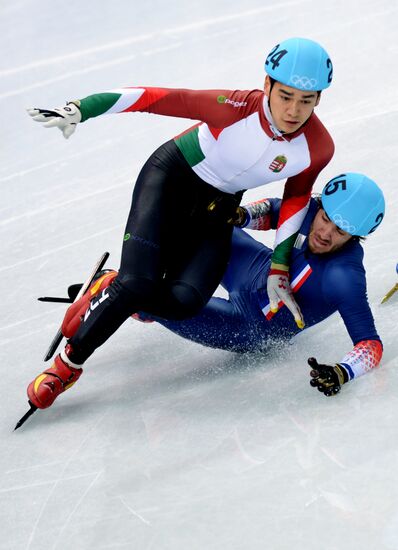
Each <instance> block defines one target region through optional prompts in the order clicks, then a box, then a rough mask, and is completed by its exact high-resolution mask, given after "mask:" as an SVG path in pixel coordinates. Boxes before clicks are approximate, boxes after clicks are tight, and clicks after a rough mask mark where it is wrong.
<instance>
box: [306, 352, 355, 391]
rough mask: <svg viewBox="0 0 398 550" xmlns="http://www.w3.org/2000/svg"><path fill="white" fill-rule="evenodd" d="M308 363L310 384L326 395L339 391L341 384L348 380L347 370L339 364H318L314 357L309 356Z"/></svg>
mask: <svg viewBox="0 0 398 550" xmlns="http://www.w3.org/2000/svg"><path fill="white" fill-rule="evenodd" d="M308 364H309V366H310V367H311V369H312V370H311V372H310V376H311V380H310V384H311V386H312V387H313V388H318V390H319V391H320V392H322V393H323V394H324V395H326V396H328V397H330V396H331V395H336V394H337V393H339V391H340V389H341V386H342V385H343V384H345V383H346V382H348V381H349V376H348V372H347V370H346V369H345V368H344V367H343V366H342V365H340V364H336V365H334V366H331V365H320V364H319V363H318V361H317V360H316V359H315V357H310V358H309V359H308Z"/></svg>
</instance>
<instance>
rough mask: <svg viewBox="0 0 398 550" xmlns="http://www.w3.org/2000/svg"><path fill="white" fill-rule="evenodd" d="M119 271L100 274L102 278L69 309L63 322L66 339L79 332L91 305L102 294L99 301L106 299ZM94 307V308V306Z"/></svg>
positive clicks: (62, 328)
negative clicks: (105, 295) (107, 290)
mask: <svg viewBox="0 0 398 550" xmlns="http://www.w3.org/2000/svg"><path fill="white" fill-rule="evenodd" d="M117 275H118V273H117V271H113V270H106V271H103V272H101V273H100V276H99V277H98V278H97V279H96V280H95V281H94V282H93V283H92V285H91V286H90V288H89V289H88V290H87V291H86V292H85V293H84V294H83V296H82V297H81V298H79V299H78V300H77V301H76V302H73V304H72V305H71V306H70V307H69V308H68V310H67V312H66V314H65V317H64V320H63V322H62V327H61V331H62V334H63V335H64V336H65V337H66V338H72V336H73V335H74V334H75V333H76V332H77V329H78V328H79V326H80V324H81V322H82V320H83V318H84V314H85V313H86V311H87V309H88V308H89V307H90V303H91V301H92V300H94V298H95V297H97V296H98V295H99V294H100V293H102V296H101V297H99V301H101V298H102V297H104V294H105V293H106V289H107V288H108V286H109V285H110V284H111V283H112V282H113V281H114V279H115V278H116V277H117ZM93 307H94V306H93Z"/></svg>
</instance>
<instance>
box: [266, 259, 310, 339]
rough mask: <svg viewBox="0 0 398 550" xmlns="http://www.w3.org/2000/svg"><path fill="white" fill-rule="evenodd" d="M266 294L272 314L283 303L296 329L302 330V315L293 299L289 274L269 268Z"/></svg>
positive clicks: (303, 324)
mask: <svg viewBox="0 0 398 550" xmlns="http://www.w3.org/2000/svg"><path fill="white" fill-rule="evenodd" d="M267 293H268V298H269V305H270V308H271V311H272V313H276V312H277V311H278V309H279V307H280V305H282V304H281V303H280V302H283V303H284V304H285V306H286V307H287V308H288V309H289V311H290V313H291V314H292V315H293V317H294V320H295V321H296V325H297V326H298V328H304V326H305V323H304V318H303V314H302V313H301V310H300V308H299V306H298V305H297V302H296V300H295V299H294V297H293V292H292V289H291V288H290V283H289V273H288V272H287V271H284V270H282V269H274V268H272V266H271V270H270V272H269V275H268V279H267Z"/></svg>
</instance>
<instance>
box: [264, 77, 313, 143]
mask: <svg viewBox="0 0 398 550" xmlns="http://www.w3.org/2000/svg"><path fill="white" fill-rule="evenodd" d="M271 88H272V90H271ZM264 92H265V95H266V96H267V97H268V100H269V106H270V110H271V114H272V118H273V120H274V123H275V126H276V127H277V128H278V130H280V131H281V132H283V133H284V134H291V133H293V132H296V131H297V130H298V129H299V128H300V126H302V125H303V124H304V122H306V121H307V120H308V119H309V117H310V116H311V115H312V111H313V110H314V107H316V106H317V105H318V103H319V101H320V94H319V93H318V92H313V91H308V92H307V91H302V90H297V89H296V88H291V87H290V86H285V84H281V83H280V82H275V83H274V85H273V86H271V80H270V78H269V76H267V77H266V78H265V85H264Z"/></svg>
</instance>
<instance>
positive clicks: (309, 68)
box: [265, 38, 333, 91]
mask: <svg viewBox="0 0 398 550" xmlns="http://www.w3.org/2000/svg"><path fill="white" fill-rule="evenodd" d="M265 72H266V73H267V74H268V75H269V76H270V77H271V78H273V79H274V80H277V81H278V82H281V83H282V84H286V86H291V87H292V88H297V89H298V90H303V91H308V90H312V91H320V90H324V89H325V88H328V87H329V86H330V83H331V82H332V76H333V65H332V61H331V60H330V57H329V55H328V53H327V51H326V50H324V49H323V48H322V46H321V45H320V44H318V43H317V42H314V41H313V40H309V39H308V38H289V39H288V40H284V41H283V42H281V43H280V44H277V45H276V46H275V47H274V48H273V49H272V50H271V51H270V53H269V54H268V56H267V59H266V60H265Z"/></svg>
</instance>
